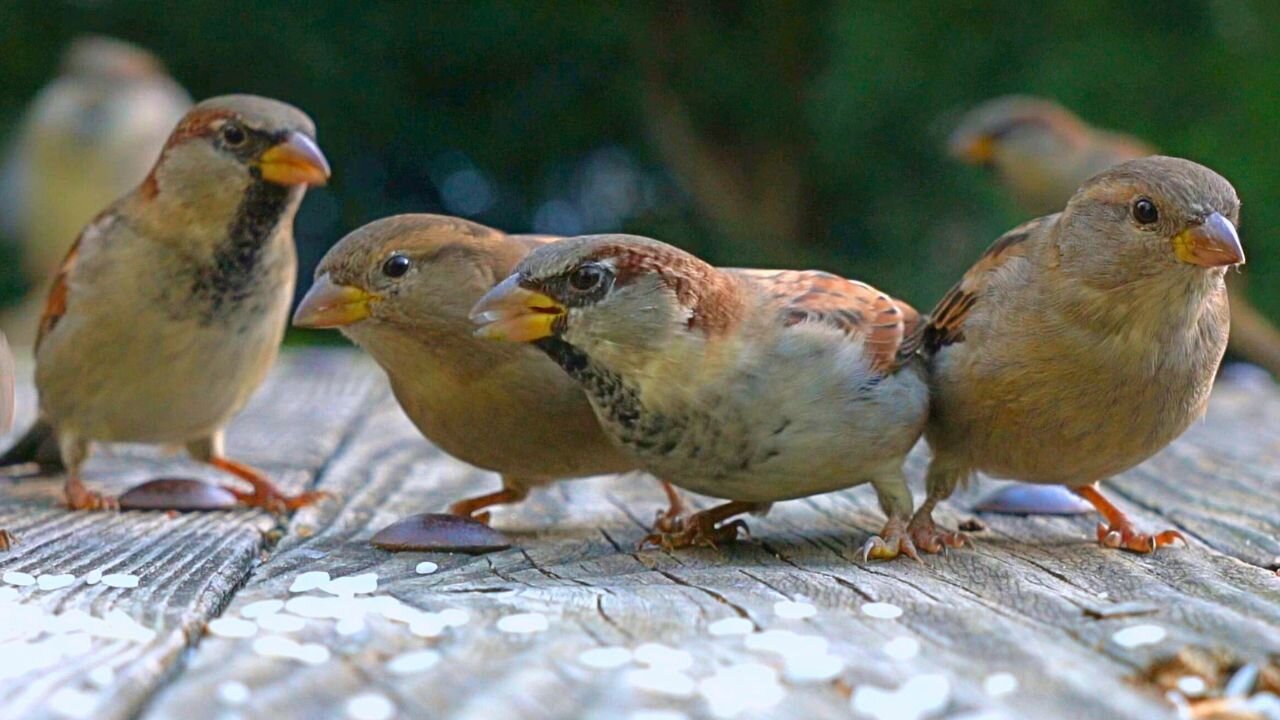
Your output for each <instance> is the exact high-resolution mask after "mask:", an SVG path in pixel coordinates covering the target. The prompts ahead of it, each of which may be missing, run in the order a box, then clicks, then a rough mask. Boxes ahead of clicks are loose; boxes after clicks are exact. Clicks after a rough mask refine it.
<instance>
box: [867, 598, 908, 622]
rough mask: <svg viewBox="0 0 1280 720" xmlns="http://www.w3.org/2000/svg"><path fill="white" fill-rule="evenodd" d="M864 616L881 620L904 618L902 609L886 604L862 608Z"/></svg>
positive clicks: (873, 604)
mask: <svg viewBox="0 0 1280 720" xmlns="http://www.w3.org/2000/svg"><path fill="white" fill-rule="evenodd" d="M862 614H863V615H867V616H869V617H873V618H880V619H881V620H893V619H894V618H899V617H902V608H900V607H898V606H897V605H894V604H893V603H886V602H873V603H866V604H864V605H863V606H862Z"/></svg>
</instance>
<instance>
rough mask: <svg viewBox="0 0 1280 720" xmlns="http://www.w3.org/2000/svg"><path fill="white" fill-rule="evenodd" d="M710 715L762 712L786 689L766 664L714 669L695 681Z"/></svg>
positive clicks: (730, 715)
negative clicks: (709, 675)
mask: <svg viewBox="0 0 1280 720" xmlns="http://www.w3.org/2000/svg"><path fill="white" fill-rule="evenodd" d="M698 693H699V694H701V695H702V696H703V697H704V698H706V700H707V707H708V709H709V710H710V711H711V715H712V716H713V717H717V718H732V717H736V716H738V715H740V714H742V713H744V712H748V711H753V710H754V711H765V710H768V709H769V708H772V707H773V706H774V705H777V704H778V703H779V702H781V701H782V698H783V697H784V696H785V695H786V691H785V690H784V689H783V688H782V686H781V685H780V684H779V683H778V673H777V671H776V670H774V669H773V668H771V667H769V666H768V665H762V664H760V663H751V662H749V663H742V664H740V665H731V666H729V667H726V668H721V669H719V670H717V671H716V674H715V675H712V676H711V677H709V678H706V679H705V680H703V681H702V682H700V683H698Z"/></svg>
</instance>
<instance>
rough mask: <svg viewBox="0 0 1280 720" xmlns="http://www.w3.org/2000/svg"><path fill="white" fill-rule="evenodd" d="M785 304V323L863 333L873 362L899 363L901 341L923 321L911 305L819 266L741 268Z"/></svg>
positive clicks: (882, 365) (878, 365)
mask: <svg viewBox="0 0 1280 720" xmlns="http://www.w3.org/2000/svg"><path fill="white" fill-rule="evenodd" d="M735 272H739V273H741V274H743V275H745V276H747V277H750V278H751V279H752V280H753V281H754V282H755V283H756V284H757V285H759V286H760V287H761V288H762V289H764V291H765V292H766V293H768V294H769V295H770V296H771V297H772V298H774V299H775V300H776V301H778V302H779V303H780V305H781V307H782V314H781V319H782V323H783V324H784V325H787V326H790V325H796V324H799V323H803V322H817V323H822V324H825V325H829V326H831V327H834V328H837V329H838V330H840V331H841V332H843V333H844V334H845V335H847V336H849V337H851V338H854V337H857V338H862V339H863V344H864V347H865V348H866V351H867V353H868V354H869V355H870V359H871V366H872V368H874V369H875V370H877V371H879V372H889V371H891V370H893V369H894V368H896V367H897V366H898V364H899V362H900V359H901V358H902V357H903V356H904V355H903V350H904V345H903V341H904V340H905V339H906V338H907V337H908V335H909V334H911V333H912V331H913V330H914V329H915V327H916V325H917V324H918V323H919V321H920V316H919V313H917V312H916V311H915V309H914V308H912V307H911V306H910V305H908V304H906V303H905V302H902V301H901V300H896V299H894V298H892V297H889V296H888V295H886V294H885V293H882V292H880V291H879V290H877V289H875V288H873V287H871V286H870V285H866V284H864V283H860V282H856V281H854V280H847V279H845V278H842V277H840V276H838V275H832V274H831V273H825V272H819V271H816V270H778V271H773V270H738V271H735Z"/></svg>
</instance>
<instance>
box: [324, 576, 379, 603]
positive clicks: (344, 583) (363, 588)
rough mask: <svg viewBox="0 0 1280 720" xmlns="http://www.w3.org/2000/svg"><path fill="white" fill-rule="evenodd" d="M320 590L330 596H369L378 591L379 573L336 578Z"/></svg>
mask: <svg viewBox="0 0 1280 720" xmlns="http://www.w3.org/2000/svg"><path fill="white" fill-rule="evenodd" d="M320 589H321V590H323V591H325V592H327V593H329V594H330V595H337V596H339V597H347V596H351V595H368V594H370V593H374V592H377V591H378V573H364V574H363V575H348V576H346V577H340V578H334V579H333V580H330V581H329V582H327V583H323V584H321V585H320Z"/></svg>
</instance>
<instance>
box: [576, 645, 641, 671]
mask: <svg viewBox="0 0 1280 720" xmlns="http://www.w3.org/2000/svg"><path fill="white" fill-rule="evenodd" d="M578 662H580V663H582V664H583V665H585V666H587V667H589V668H594V669H596V670H613V669H614V668H620V667H622V666H623V665H627V664H629V663H630V662H631V651H630V650H628V649H627V648H624V647H597V648H591V649H590V650H583V651H582V652H581V653H579V654H578Z"/></svg>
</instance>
